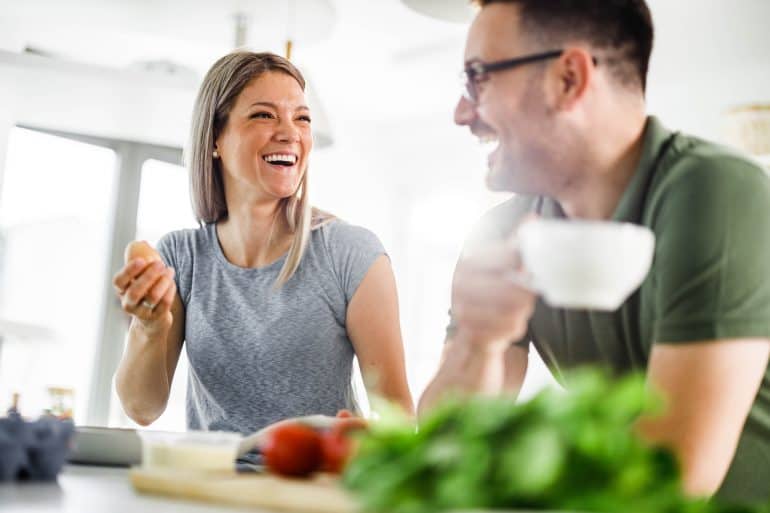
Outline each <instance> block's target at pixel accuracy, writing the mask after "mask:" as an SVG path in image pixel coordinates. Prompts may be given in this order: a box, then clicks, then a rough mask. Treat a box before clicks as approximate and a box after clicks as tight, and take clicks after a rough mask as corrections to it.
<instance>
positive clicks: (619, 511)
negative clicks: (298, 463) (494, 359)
mask: <svg viewBox="0 0 770 513" xmlns="http://www.w3.org/2000/svg"><path fill="white" fill-rule="evenodd" d="M568 385H569V389H570V392H569V393H563V392H560V391H556V390H546V391H543V392H541V393H540V394H538V395H537V396H536V397H534V398H533V399H532V400H530V401H528V402H524V403H515V402H514V401H513V400H511V399H506V398H472V399H465V400H450V401H448V402H446V403H445V404H443V405H442V406H440V407H438V408H437V409H436V410H434V411H433V412H432V413H431V414H430V415H429V416H428V417H427V418H425V419H423V420H422V422H421V424H420V426H419V429H417V430H415V428H414V426H410V425H409V423H408V422H405V421H403V420H400V421H399V420H398V419H395V420H394V417H392V416H387V415H386V416H387V417H388V418H386V419H384V421H383V422H382V423H375V424H374V425H373V427H372V429H371V430H370V432H369V433H368V434H366V435H364V436H363V438H362V439H361V444H360V447H359V452H358V454H357V456H356V457H355V458H354V459H353V461H351V463H350V464H349V465H348V467H347V470H346V472H345V474H344V484H345V485H346V486H347V487H348V488H349V489H351V490H353V491H354V492H355V493H356V494H357V495H358V496H359V498H360V499H361V501H362V504H363V506H364V508H365V510H366V511H369V512H377V513H385V512H387V513H432V512H439V511H448V510H461V509H502V508H506V509H522V510H525V509H530V510H563V511H580V512H596V513H604V512H607V513H728V512H730V513H739V512H751V513H754V512H759V511H760V509H758V508H754V509H752V508H743V507H730V508H728V507H724V506H719V505H717V504H715V503H714V502H710V501H705V500H693V499H687V498H685V497H684V496H683V494H682V493H681V484H680V477H679V469H678V465H677V462H676V460H675V458H674V457H673V455H672V454H671V453H670V452H669V451H668V450H666V449H663V448H661V447H651V446H648V445H646V444H645V443H643V442H642V441H641V440H640V439H639V438H638V437H637V436H636V435H635V434H634V431H633V429H632V426H633V422H634V420H635V419H636V418H637V417H638V416H639V415H640V414H642V413H646V414H651V413H654V412H655V411H656V409H657V401H656V400H655V399H654V398H652V397H651V396H650V394H649V393H648V390H647V388H646V385H645V381H644V378H643V377H642V376H640V375H632V376H628V377H625V378H622V379H620V380H612V379H610V378H608V377H607V376H606V375H605V374H603V373H601V372H598V371H587V370H584V371H581V372H578V373H575V374H573V375H571V376H570V377H569V383H568ZM761 511H763V512H767V513H770V510H768V509H765V510H761Z"/></svg>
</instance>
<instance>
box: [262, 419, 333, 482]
mask: <svg viewBox="0 0 770 513" xmlns="http://www.w3.org/2000/svg"><path fill="white" fill-rule="evenodd" d="M261 451H262V455H263V456H264V458H265V465H266V466H267V468H268V470H270V471H271V472H274V473H276V474H281V475H284V476H294V477H300V476H307V475H310V474H312V473H313V472H315V471H316V470H318V468H319V467H320V466H321V455H322V453H321V436H320V435H319V434H318V433H317V432H316V431H315V430H314V429H312V428H310V427H308V426H305V425H303V424H299V423H296V424H295V423H293V424H285V425H283V426H278V427H276V428H275V429H274V430H272V431H270V432H269V433H268V434H267V435H266V437H265V441H264V443H263V445H262V448H261Z"/></svg>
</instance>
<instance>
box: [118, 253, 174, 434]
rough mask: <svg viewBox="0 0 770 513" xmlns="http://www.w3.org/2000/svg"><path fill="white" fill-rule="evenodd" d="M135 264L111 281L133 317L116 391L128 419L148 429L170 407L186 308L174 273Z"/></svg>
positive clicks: (160, 267) (152, 264) (156, 263)
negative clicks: (169, 401)
mask: <svg viewBox="0 0 770 513" xmlns="http://www.w3.org/2000/svg"><path fill="white" fill-rule="evenodd" d="M134 264H135V262H129V264H128V265H126V267H125V268H124V269H123V270H121V271H120V272H119V273H118V274H117V275H116V276H115V278H114V280H113V283H114V285H115V288H116V289H117V290H118V294H119V296H120V297H121V304H122V307H123V310H124V311H126V312H128V313H130V314H131V315H132V318H131V326H130V328H129V330H128V342H127V344H126V349H125V352H124V353H123V358H122V359H121V361H120V365H119V366H118V370H117V372H116V373H115V388H116V390H117V392H118V397H119V398H120V402H121V404H122V405H123V409H124V411H125V412H126V414H127V415H128V416H129V417H131V418H132V419H133V420H134V421H135V422H136V423H138V424H140V425H142V426H146V425H149V424H150V423H152V422H153V421H155V420H156V419H157V418H158V417H160V415H161V414H162V413H163V411H164V410H165V409H166V404H167V403H168V397H169V393H170V392H171V382H172V379H173V376H174V370H175V369H176V365H177V362H178V361H179V355H180V353H181V350H182V342H183V340H184V306H183V305H182V301H181V299H180V298H179V294H177V291H176V285H175V284H174V280H173V271H171V270H170V269H165V268H164V267H163V266H162V264H161V263H160V262H155V263H151V264H148V265H146V267H144V268H141V267H138V266H137V265H134ZM140 265H141V264H140ZM148 303H149V304H150V305H154V308H152V309H150V308H148V306H147V304H148Z"/></svg>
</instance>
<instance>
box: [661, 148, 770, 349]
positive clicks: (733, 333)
mask: <svg viewBox="0 0 770 513" xmlns="http://www.w3.org/2000/svg"><path fill="white" fill-rule="evenodd" d="M665 182H666V184H665V185H664V186H662V187H660V189H659V190H660V194H659V197H658V198H657V201H656V203H657V205H653V208H654V209H655V215H654V222H653V229H654V231H655V235H656V249H655V265H654V267H653V269H654V271H653V276H652V279H653V284H654V287H655V288H654V290H655V292H654V294H653V299H654V303H653V307H652V310H653V311H652V312H651V313H652V316H653V319H652V320H653V337H654V338H653V340H654V341H655V342H663V343H677V342H689V341H701V340H715V339H726V338H748V337H770V181H768V178H767V176H766V175H765V174H764V172H763V171H762V170H761V169H760V168H759V167H758V166H756V165H754V164H753V163H751V162H750V161H747V160H744V159H742V158H740V157H738V156H732V155H725V154H722V155H719V156H715V155H696V156H688V157H683V162H681V163H680V164H679V165H677V166H676V167H675V168H671V169H669V173H668V176H666V178H665Z"/></svg>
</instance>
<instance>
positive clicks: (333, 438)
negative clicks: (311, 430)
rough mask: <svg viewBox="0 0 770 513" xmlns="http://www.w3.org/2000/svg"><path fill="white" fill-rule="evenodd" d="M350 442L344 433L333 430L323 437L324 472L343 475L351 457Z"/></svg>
mask: <svg viewBox="0 0 770 513" xmlns="http://www.w3.org/2000/svg"><path fill="white" fill-rule="evenodd" d="M350 449H351V444H350V440H348V438H347V437H346V436H345V434H344V433H341V432H339V431H338V430H336V429H331V430H329V431H327V432H325V433H324V434H323V435H321V454H322V459H323V466H322V467H321V469H322V470H323V471H324V472H332V473H334V474H341V473H342V470H343V469H344V468H345V464H346V463H347V462H348V458H349V457H350Z"/></svg>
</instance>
